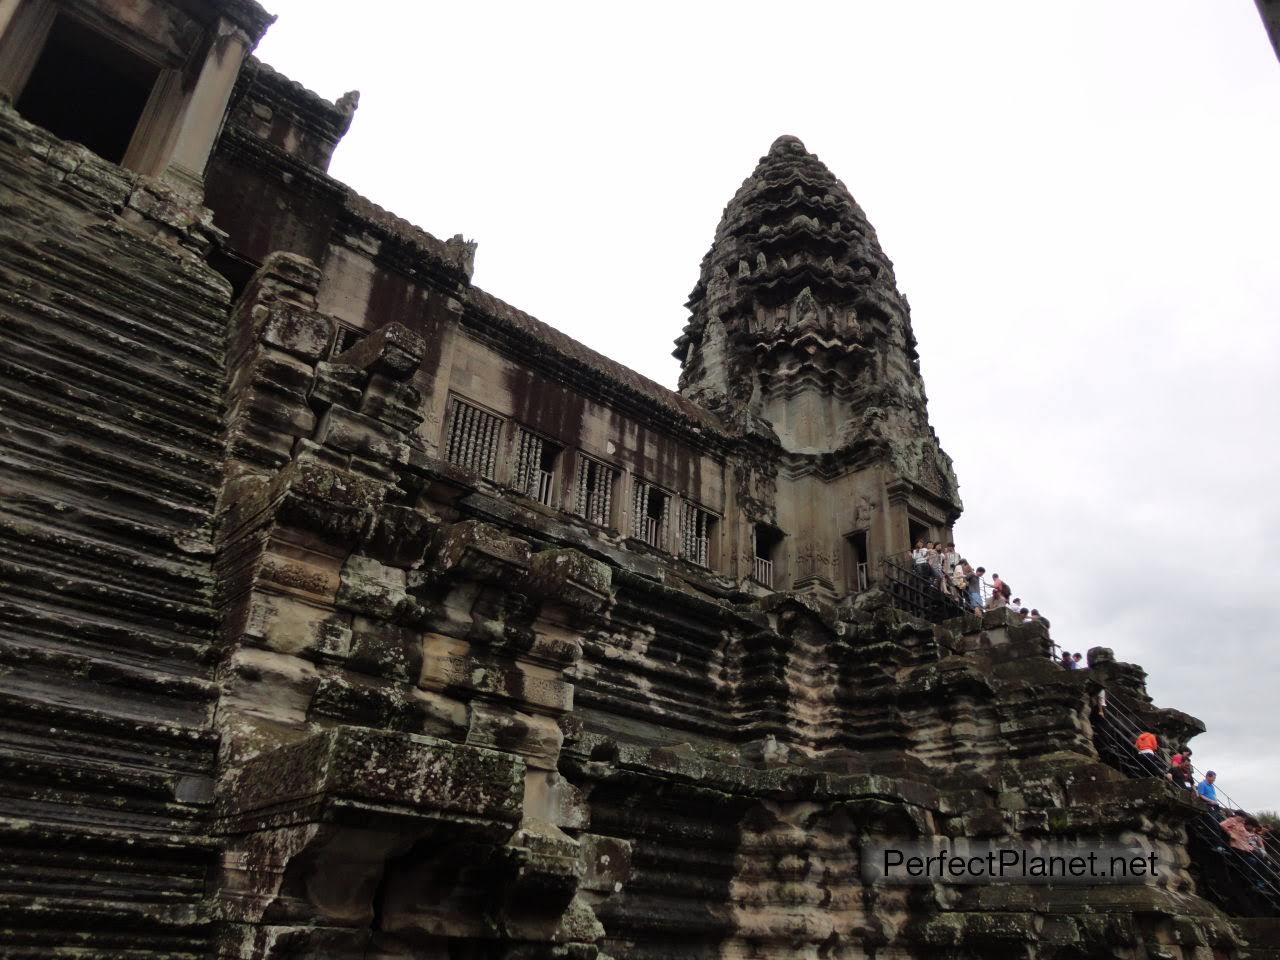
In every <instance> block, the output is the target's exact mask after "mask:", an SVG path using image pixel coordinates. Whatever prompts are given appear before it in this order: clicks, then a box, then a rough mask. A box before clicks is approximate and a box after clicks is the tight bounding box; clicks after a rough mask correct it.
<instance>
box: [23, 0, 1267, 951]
mask: <svg viewBox="0 0 1280 960" xmlns="http://www.w3.org/2000/svg"><path fill="white" fill-rule="evenodd" d="M72 6H84V7H85V9H88V8H89V5H87V4H76V3H73V4H72ZM135 6H136V5H135ZM201 6H202V5H199V4H194V5H193V4H172V5H171V4H167V3H164V2H162V0H156V4H155V5H154V7H152V6H150V5H148V7H147V9H148V10H153V12H157V15H159V14H158V11H160V10H161V9H164V10H167V11H168V14H166V16H167V15H172V16H174V17H177V18H178V20H176V21H174V22H178V23H185V22H186V21H184V20H182V19H181V18H182V17H188V16H194V14H193V13H192V11H193V10H195V9H196V8H198V7H201ZM204 6H208V7H209V9H210V10H213V11H215V12H218V15H219V16H224V17H226V18H227V22H228V23H231V24H233V25H235V29H239V30H243V31H246V35H248V34H253V33H254V31H255V30H257V31H258V32H260V30H261V28H262V27H264V26H265V23H264V22H262V16H258V15H257V14H255V13H254V11H255V10H256V7H254V6H253V5H252V4H250V3H248V2H247V0H235V2H231V0H225V2H211V4H207V5H204ZM92 9H93V11H94V14H93V17H90V18H89V20H90V21H91V22H95V21H94V18H96V17H103V18H108V19H111V18H116V15H117V14H121V15H122V16H123V14H122V11H124V13H128V11H129V10H132V9H133V7H129V6H128V5H125V4H117V3H114V2H104V3H98V4H94V5H92ZM117 19H119V18H117ZM143 19H146V18H143ZM166 22H168V21H166ZM254 24H258V26H257V27H254ZM117 26H118V27H119V28H120V29H122V30H124V31H125V32H126V33H127V32H128V31H130V30H133V29H134V28H135V27H137V18H136V17H132V15H129V16H123V19H120V20H119V23H117ZM197 27H199V24H196V25H195V26H192V27H191V30H190V31H188V32H189V33H190V35H191V36H202V35H203V34H201V33H200V30H199V29H197ZM176 35H181V36H183V37H185V36H187V35H188V34H187V33H184V32H183V31H181V30H179V31H176V33H175V36H176ZM0 39H2V38H0ZM148 42H159V41H156V40H155V38H152V40H150V41H148ZM174 62H185V61H183V60H182V59H181V58H179V59H176V60H174ZM227 80H228V82H229V80H230V78H229V75H228V77H227ZM354 106H355V104H354V99H353V98H350V97H348V98H344V99H343V100H342V101H340V102H339V103H336V104H331V103H327V102H326V101H324V100H322V99H320V98H319V97H316V96H315V95H314V94H311V93H309V92H308V91H306V90H304V89H303V88H301V87H299V86H297V85H296V84H293V83H292V82H291V81H289V80H288V79H287V78H285V77H282V76H280V75H279V74H277V73H275V72H274V71H272V70H271V69H270V68H268V67H266V66H264V65H262V64H258V63H256V62H254V61H250V62H249V63H248V64H247V65H246V67H245V68H244V70H243V72H242V73H241V75H240V79H239V81H238V83H237V87H236V90H235V91H234V92H233V93H232V98H231V102H230V108H229V109H230V113H229V115H228V120H227V123H226V125H225V127H224V128H222V131H221V136H220V139H219V140H218V144H217V147H216V149H215V151H214V154H213V156H212V159H211V161H210V163H209V165H208V169H207V171H206V181H207V185H208V191H207V193H206V197H205V199H206V201H207V203H208V207H207V208H206V207H205V206H202V205H201V204H199V203H198V202H197V200H196V198H195V197H194V196H193V195H191V194H190V193H189V192H188V191H187V190H180V189H178V188H177V187H176V186H174V185H172V184H166V183H163V182H161V181H158V180H151V179H148V178H146V177H142V176H139V175H137V174H136V173H133V172H131V171H130V170H128V169H126V168H125V167H122V166H119V165H115V164H109V163H106V162H105V161H103V160H101V159H99V158H97V157H95V156H94V155H93V154H92V153H90V152H89V151H88V150H87V149H85V148H82V147H78V146H74V145H69V144H65V143H62V142H60V141H58V140H57V139H56V138H54V137H53V136H51V135H50V134H48V133H46V132H44V131H41V130H39V129H37V128H35V127H32V126H31V125H30V124H28V123H26V122H24V121H23V120H22V119H21V118H19V117H18V116H17V115H16V114H15V113H14V112H13V110H12V109H11V108H9V107H7V106H4V105H3V103H0V210H2V211H3V214H4V216H3V217H0V322H3V324H4V326H5V332H6V335H7V338H8V339H7V341H6V350H5V351H4V352H3V357H0V371H2V372H3V373H4V374H5V376H4V378H3V381H2V383H0V412H2V413H3V416H0V454H2V455H0V487H2V488H3V491H2V492H3V494H4V496H3V497H2V498H0V573H2V574H3V577H4V590H3V591H0V706H3V708H4V712H5V716H6V721H7V722H6V724H5V725H4V730H3V731H2V732H0V780H3V791H2V792H3V795H4V796H5V797H6V798H8V799H9V800H10V801H12V810H6V811H5V812H4V813H3V815H0V850H2V851H3V853H4V854H5V861H4V863H5V864H6V866H5V868H4V869H0V956H6V957H7V956H14V957H17V956H22V957H28V956H30V957H55V956H57V957H61V956H76V957H81V958H85V960H90V958H92V960H107V958H124V957H128V958H139V960H140V958H144V957H171V958H196V957H215V956H216V957H221V958H233V957H234V958H237V960H245V958H257V957H279V958H285V957H289V958H313V960H320V958H325V960H368V958H373V957H377V958H380V960H408V958H411V957H413V958H432V960H437V958H438V960H445V958H460V957H466V958H469V960H470V958H481V957H484V958H490V957H493V958H498V957H501V958H504V960H516V958H522V960H523V958H527V960H552V958H560V960H608V958H613V960H627V958H633V960H651V958H663V960H681V958H684V960H706V958H710V957H725V958H738V957H769V958H775V957H776V958H781V957H788V958H790V957H803V958H818V957H831V958H850V960H851V958H855V957H878V958H886V960H887V958H890V957H892V958H894V960H906V958H944V957H945V958H949V960H959V958H990V957H1001V958H1014V957H1018V958H1026V960H1030V958H1043V960H1048V958H1054V960H1065V958H1093V957H1110V958H1114V960H1150V958H1152V957H1170V958H1177V960H1208V958H1209V957H1215V958H1222V960H1226V958H1236V960H1244V958H1247V957H1249V956H1254V957H1262V956H1266V955H1267V954H1266V952H1265V951H1267V950H1270V949H1271V948H1272V947H1274V946H1275V943H1274V942H1273V941H1275V940H1276V937H1275V936H1274V935H1273V934H1274V931H1272V930H1271V929H1270V928H1269V927H1268V926H1267V925H1266V924H1263V923H1259V922H1249V923H1244V924H1242V925H1240V926H1239V927H1236V926H1233V925H1232V923H1231V922H1230V921H1229V920H1228V919H1227V917H1226V916H1225V915H1224V913H1223V912H1222V911H1221V910H1220V909H1219V906H1221V907H1226V908H1227V909H1229V910H1232V911H1234V912H1237V913H1249V912H1255V913H1256V912H1266V911H1269V910H1271V909H1272V907H1273V906H1274V904H1270V903H1269V901H1267V900H1266V899H1265V898H1262V899H1258V898H1256V897H1251V896H1250V895H1249V894H1248V891H1245V893H1244V895H1241V893H1240V891H1239V890H1236V889H1234V888H1231V887H1230V885H1229V883H1227V884H1226V885H1219V884H1218V879H1219V878H1220V877H1221V876H1226V875H1225V874H1219V873H1214V872H1213V869H1214V868H1215V865H1216V866H1221V862H1222V858H1221V856H1220V855H1217V857H1218V859H1216V860H1215V859H1213V858H1214V856H1215V853H1214V851H1213V850H1212V849H1206V848H1205V844H1203V843H1201V844H1200V845H1199V846H1197V843H1196V839H1195V836H1194V826H1195V823H1196V821H1197V818H1198V817H1199V816H1200V815H1201V811H1200V809H1199V808H1198V807H1197V805H1196V803H1195V802H1194V801H1192V800H1190V799H1188V797H1187V795H1186V794H1185V793H1180V792H1178V791H1177V790H1175V789H1174V787H1173V786H1172V785H1170V784H1169V783H1167V782H1165V781H1163V780H1159V779H1155V778H1149V777H1148V778H1131V777H1130V776H1129V775H1128V771H1127V770H1126V769H1125V766H1124V763H1123V762H1122V761H1123V759H1124V757H1123V756H1118V755H1116V753H1115V751H1114V749H1109V748H1108V747H1107V745H1106V743H1105V741H1104V739H1103V738H1102V737H1101V734H1100V731H1101V727H1100V726H1099V725H1098V720H1097V717H1096V714H1095V713H1093V712H1092V711H1091V698H1092V697H1093V696H1094V695H1095V694H1096V693H1097V691H1098V690H1099V689H1100V688H1101V686H1102V685H1105V686H1106V688H1107V689H1108V691H1110V692H1111V693H1113V695H1114V700H1113V702H1114V703H1115V704H1116V705H1117V706H1119V705H1123V707H1124V709H1126V710H1128V711H1131V712H1132V713H1133V715H1134V716H1136V717H1138V718H1140V720H1141V722H1142V723H1143V724H1146V725H1149V726H1150V728H1151V729H1153V730H1157V731H1159V733H1160V734H1161V736H1162V737H1163V738H1165V739H1166V740H1167V741H1170V742H1176V743H1182V742H1185V741H1186V740H1187V739H1189V738H1190V737H1192V736H1194V735H1195V734H1196V733H1198V732H1199V731H1200V730H1202V729H1203V726H1202V725H1201V724H1200V723H1199V721H1197V720H1196V719H1195V718H1193V717H1189V716H1187V715H1185V714H1182V713H1179V712H1178V711H1176V710H1169V709H1161V708H1158V707H1156V706H1155V705H1153V704H1152V703H1151V700H1150V698H1149V697H1148V696H1147V693H1146V686H1145V680H1146V675H1145V673H1144V672H1143V671H1142V670H1141V668H1140V667H1137V666H1135V665H1131V664H1123V663H1118V662H1116V661H1115V659H1114V657H1113V656H1112V655H1111V654H1110V651H1108V650H1104V649H1102V648H1096V649H1094V650H1092V651H1090V663H1091V665H1092V667H1093V670H1092V671H1089V672H1087V673H1085V672H1081V673H1070V672H1066V671H1062V670H1060V669H1059V668H1057V667H1056V666H1055V665H1054V664H1053V663H1052V662H1050V660H1049V658H1048V653H1049V651H1050V649H1051V644H1050V642H1049V640H1048V635H1047V630H1046V628H1045V627H1044V626H1040V625H1023V624H1019V623H1017V622H1016V621H1014V620H1013V619H1011V618H1010V616H1009V615H1008V614H1007V613H1005V612H1003V611H992V612H988V613H986V614H984V615H982V616H975V615H970V614H964V615H956V616H954V618H953V619H948V620H945V622H944V621H943V618H942V617H932V619H933V620H937V621H939V622H937V623H932V622H925V621H924V620H921V619H919V618H917V617H916V616H913V615H912V614H911V613H910V612H904V609H903V608H910V607H911V604H910V603H908V602H907V601H908V600H909V599H910V598H909V597H904V595H903V592H902V590H901V589H898V588H897V587H895V583H894V582H893V580H892V578H891V577H890V576H889V575H888V573H887V568H884V567H882V566H881V564H880V561H882V560H885V559H887V558H890V557H891V556H892V555H894V554H895V553H897V552H899V551H901V550H903V549H905V547H906V546H907V541H908V539H909V537H910V536H911V531H912V529H913V528H914V529H916V530H924V531H927V532H928V535H929V536H931V537H932V538H934V539H937V538H944V539H945V537H946V536H947V534H948V531H949V529H950V525H951V523H952V522H953V521H954V520H955V518H956V516H957V515H958V513H959V510H960V502H959V497H958V492H957V491H958V488H957V485H956V481H955V476H954V473H953V472H952V470H951V465H950V461H949V460H948V458H947V457H946V455H945V454H944V453H943V452H942V450H941V448H940V446H939V444H938V441H937V438H936V437H935V436H934V434H933V431H932V429H931V428H930V426H929V424H928V418H927V410H926V405H925V397H924V390H923V384H922V381H921V378H920V375H919V369H918V363H917V354H916V344H915V341H914V337H913V335H912V333H911V328H910V318H909V311H908V308H907V304H906V300H905V298H904V297H903V296H902V295H901V293H900V292H899V291H898V290H897V288H896V284H895V281H894V277H893V272H892V267H891V265H890V263H889V261H888V258H887V257H886V256H885V254H884V253H883V251H882V250H881V249H880V247H879V243H878V240H877V239H876V236H875V233H874V231H873V230H872V228H871V226H870V225H869V224H868V223H867V221H866V218H865V216H864V215H863V213H862V211H861V210H860V209H859V208H858V206H857V204H856V203H855V202H854V201H853V198H852V196H851V195H850V194H849V192H848V191H847V190H846V188H845V187H844V185H843V184H841V183H840V182H839V181H838V180H837V179H836V178H835V177H834V176H833V175H832V174H831V172H830V171H828V170H827V169H826V167H825V166H823V165H822V164H821V162H820V161H818V159H817V158H816V157H814V156H812V155H811V154H809V153H808V152H807V151H806V150H805V149H804V147H803V145H802V144H800V142H799V141H798V140H796V139H795V138H793V137H783V138H780V139H779V140H778V141H777V142H775V144H774V145H773V146H772V147H771V148H770V150H769V152H768V154H767V155H766V156H765V157H764V158H763V159H762V160H761V161H760V164H759V165H758V166H757V168H756V170H755V172H754V173H753V174H752V176H751V177H750V178H749V179H748V180H747V181H746V182H745V183H744V184H743V187H742V189H741V190H740V191H739V192H738V194H737V195H736V196H735V197H734V198H733V199H732V200H731V202H730V204H729V206H728V207H727V208H726V211H725V215H724V218H723V220H722V222H721V224H720V227H719V228H718V230H717V232H716V237H715V241H714V243H713V246H712V248H711V251H710V252H709V253H708V256H707V258H706V259H705V261H704V263H703V268H702V272H701V278H700V280H699V284H698V286H697V287H696V288H695V290H694V292H693V295H692V297H691V298H690V304H689V306H690V310H691V319H690V323H689V326H688V327H687V328H686V330H685V332H684V334H683V335H682V337H681V339H680V341H679V344H678V351H677V352H678V355H679V356H680V357H681V359H682V362H683V364H684V371H683V374H682V378H681V386H682V390H681V393H679V394H677V393H673V392H671V391H667V390H664V389H663V388H662V387H660V386H659V385H657V384H654V383H652V382H650V381H647V380H645V379H644V378H643V377H640V376H639V375H637V374H635V373H634V372H632V371H629V370H627V369H625V368H624V367H622V366H620V365H618V364H616V363H614V362H613V361H609V360H607V359H605V358H603V357H601V356H599V355H597V354H594V353H593V352H592V351H590V350H588V349H587V348H586V347H584V346H583V345H581V344H578V343H576V342H574V341H572V340H570V339H569V338H567V337H565V336H564V335H563V334H560V333H558V332H557V331H555V330H554V329H552V328H550V327H548V326H546V325H545V324H542V323H540V322H539V321H537V320H536V319H534V318H533V317H530V316H528V315H527V314H524V313H522V312H520V311H519V310H516V309H515V308H513V307H510V306H508V305H506V304H503V303H501V301H498V300H496V298H493V297H492V296H490V295H489V294H487V293H485V292H484V291H482V290H480V289H479V288H477V287H475V286H474V285H472V283H471V273H472V266H473V258H474V253H475V245H474V244H473V243H470V242H469V241H466V240H464V239H462V238H461V237H456V238H453V239H451V240H447V241H441V240H438V239H437V238H435V237H432V236H430V235H429V234H427V233H425V232H424V231H422V230H419V229H418V228H416V227H413V226H412V225H410V224H407V223H405V222H404V221H401V220H398V219H397V218H395V217H394V216H392V215H391V214H389V213H387V212H386V211H383V210H381V209H379V208H377V207H375V206H374V205H372V204H371V203H369V202H368V201H366V200H364V199H363V198H360V197H357V196H355V195H354V194H353V193H352V192H351V191H350V190H349V189H347V188H346V187H344V186H343V185H341V184H339V183H337V182H336V181H333V180H332V179H331V178H329V177H328V175H327V172H326V167H327V163H328V159H329V157H330V155H331V154H332V150H333V147H334V145H335V144H336V143H337V140H338V138H339V137H340V136H341V135H342V133H343V132H344V131H345V130H346V127H347V125H348V124H349V123H350V119H351V113H352V111H353V110H354ZM209 119H210V123H212V124H213V128H212V129H210V130H209V131H206V132H208V133H209V135H210V136H211V137H212V135H213V134H214V133H216V132H217V123H216V122H215V121H220V120H221V118H220V117H211V118H209ZM211 218H212V219H211ZM214 224H216V225H217V226H216V227H215V226H214ZM220 230H223V231H225V235H223V234H222V233H220ZM213 265H216V266H217V271H223V273H224V274H225V279H224V276H223V275H220V274H219V273H218V272H217V271H215V269H214V266H213ZM766 554H767V555H766ZM900 586H901V585H900V584H899V585H898V587H900ZM951 613H953V614H954V613H956V611H951ZM966 838H968V839H987V840H994V841H1002V842H1009V843H1023V842H1035V843H1043V842H1046V841H1051V840H1059V839H1061V840H1071V841H1097V842H1110V843H1125V842H1132V843H1134V844H1137V845H1138V846H1139V847H1140V848H1141V849H1143V850H1151V851H1156V852H1158V853H1159V855H1160V856H1161V859H1162V861H1163V862H1165V863H1166V864H1167V865H1168V868H1169V869H1168V871H1167V872H1166V873H1165V874H1164V875H1163V876H1162V877H1160V878H1159V879H1158V880H1156V881H1153V882H1151V883H1143V884H1137V885H1131V886H1107V885H1096V886H1073V887H1063V886H1053V887H1041V886H1031V885H1027V884H1004V885H997V886H968V887H950V886H948V887H944V886H941V885H937V886H929V887H920V888H912V889H907V888H901V887H891V886H884V885H871V884H868V883H867V882H866V881H865V880H864V878H863V875H862V872H861V867H862V864H861V861H860V858H861V856H862V852H861V851H862V845H863V843H865V842H870V841H889V840H904V839H915V840H931V841H938V842H946V843H949V842H952V841H955V840H961V839H966ZM1226 880H1227V881H1229V880H1230V877H1229V876H1228V877H1226ZM1224 883H1226V881H1224ZM1206 894H1208V895H1209V896H1210V897H1211V898H1213V902H1212V903H1211V902H1210V900H1209V899H1206ZM1215 904H1216V905H1215ZM1255 920H1256V918H1255ZM1246 939H1247V941H1248V945H1247V946H1246V944H1245V941H1246Z"/></svg>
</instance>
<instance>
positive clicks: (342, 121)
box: [240, 55, 360, 143]
mask: <svg viewBox="0 0 1280 960" xmlns="http://www.w3.org/2000/svg"><path fill="white" fill-rule="evenodd" d="M246 81H248V82H250V83H252V84H256V85H258V86H261V87H264V88H266V89H268V90H270V91H271V92H272V93H273V94H275V100H274V102H276V103H277V104H280V105H282V106H288V107H290V108H292V110H293V111H294V113H295V115H296V116H297V117H299V118H300V119H302V120H304V121H307V122H308V123H310V124H311V125H312V126H314V127H316V128H317V129H319V130H321V131H322V132H323V133H325V134H327V135H329V136H330V137H332V138H333V140H334V142H335V143H336V142H337V141H338V140H340V139H342V136H343V134H345V133H346V132H347V130H348V129H350V127H351V120H352V118H353V117H354V116H355V113H356V106H357V105H358V104H359V102H360V95H359V93H357V92H355V91H351V92H349V93H346V94H343V96H342V97H341V98H339V99H338V101H337V102H336V103H334V102H332V101H330V100H326V99H325V98H324V97H322V96H320V94H318V93H316V92H315V91H314V90H310V89H308V88H307V87H305V86H303V85H302V84H301V83H299V82H298V81H297V80H293V79H291V78H290V77H288V76H286V75H285V74H283V73H281V72H280V71H279V70H277V69H276V68H275V67H273V66H271V64H269V63H266V62H265V61H262V60H259V59H258V58H257V57H255V56H252V55H251V56H249V57H246V58H245V62H244V66H243V67H242V68H241V69H240V82H241V83H244V82H246Z"/></svg>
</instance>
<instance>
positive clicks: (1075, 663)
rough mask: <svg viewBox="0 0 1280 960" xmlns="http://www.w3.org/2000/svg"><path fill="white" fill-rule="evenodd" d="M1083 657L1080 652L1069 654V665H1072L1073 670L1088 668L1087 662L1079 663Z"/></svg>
mask: <svg viewBox="0 0 1280 960" xmlns="http://www.w3.org/2000/svg"><path fill="white" fill-rule="evenodd" d="M1083 659H1084V658H1083V657H1082V656H1080V654H1078V653H1073V654H1072V655H1071V666H1072V668H1073V669H1075V670H1085V669H1088V666H1089V665H1088V664H1087V663H1081V661H1082V660H1083Z"/></svg>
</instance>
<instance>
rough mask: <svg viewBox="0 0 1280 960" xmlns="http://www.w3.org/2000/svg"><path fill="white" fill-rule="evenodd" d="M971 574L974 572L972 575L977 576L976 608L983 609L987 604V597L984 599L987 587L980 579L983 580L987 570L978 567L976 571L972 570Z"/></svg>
mask: <svg viewBox="0 0 1280 960" xmlns="http://www.w3.org/2000/svg"><path fill="white" fill-rule="evenodd" d="M973 572H974V573H976V574H977V575H978V601H979V602H978V606H979V607H980V608H981V607H985V606H986V604H987V597H986V590H987V585H986V583H985V582H984V581H983V579H982V578H983V577H984V576H986V573H987V568H986V567H978V568H977V569H976V570H974V571H973Z"/></svg>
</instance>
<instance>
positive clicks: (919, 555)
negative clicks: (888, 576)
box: [911, 537, 929, 580]
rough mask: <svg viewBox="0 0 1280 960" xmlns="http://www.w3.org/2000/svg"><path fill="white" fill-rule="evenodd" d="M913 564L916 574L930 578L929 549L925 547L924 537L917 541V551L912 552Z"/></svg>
mask: <svg viewBox="0 0 1280 960" xmlns="http://www.w3.org/2000/svg"><path fill="white" fill-rule="evenodd" d="M911 562H912V564H913V565H914V566H915V568H916V573H917V574H918V575H919V576H922V577H924V578H925V579H926V580H927V579H928V578H929V548H928V547H926V546H925V545H924V537H921V538H920V539H919V540H917V541H916V546H915V549H914V550H912V551H911Z"/></svg>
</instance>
